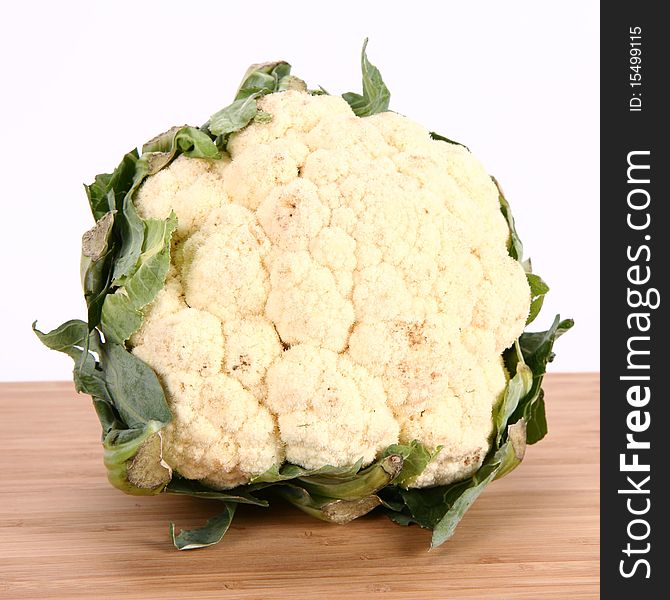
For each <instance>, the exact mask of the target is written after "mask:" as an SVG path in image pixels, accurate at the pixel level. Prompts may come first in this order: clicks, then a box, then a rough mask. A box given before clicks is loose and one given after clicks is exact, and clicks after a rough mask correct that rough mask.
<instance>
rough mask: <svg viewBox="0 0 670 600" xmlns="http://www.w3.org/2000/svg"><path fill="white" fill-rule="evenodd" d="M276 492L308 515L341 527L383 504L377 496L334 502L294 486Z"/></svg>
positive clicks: (282, 485)
mask: <svg viewBox="0 0 670 600" xmlns="http://www.w3.org/2000/svg"><path fill="white" fill-rule="evenodd" d="M275 491H276V493H277V494H278V495H279V496H281V497H282V498H284V499H285V500H287V501H288V502H290V503H291V504H293V505H294V506H296V507H297V508H299V509H300V510H302V511H303V512H306V513H307V514H308V515H310V516H312V517H315V518H317V519H321V520H322V521H327V522H329V523H337V524H339V525H343V524H345V523H349V522H350V521H353V520H354V519H357V518H358V517H361V516H363V515H365V514H367V513H369V512H370V511H371V510H374V509H375V508H376V507H377V506H379V505H380V504H381V500H380V499H379V497H378V496H375V495H370V496H364V497H362V498H356V499H353V500H341V499H336V500H333V499H332V498H324V497H320V496H317V495H314V494H310V493H309V492H308V491H307V490H306V489H304V488H302V487H299V486H297V485H292V484H279V485H278V486H277V488H276V489H275Z"/></svg>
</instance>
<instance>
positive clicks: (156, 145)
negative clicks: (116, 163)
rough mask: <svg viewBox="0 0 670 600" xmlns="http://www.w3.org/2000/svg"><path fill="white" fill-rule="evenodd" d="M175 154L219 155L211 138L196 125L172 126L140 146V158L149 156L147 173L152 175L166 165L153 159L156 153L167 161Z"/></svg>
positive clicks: (206, 156)
mask: <svg viewBox="0 0 670 600" xmlns="http://www.w3.org/2000/svg"><path fill="white" fill-rule="evenodd" d="M177 154H184V155H186V156H188V157H190V158H211V159H216V158H220V157H221V156H220V154H219V150H218V149H217V147H216V145H215V144H214V141H213V140H212V138H210V137H209V136H208V135H207V134H206V133H204V132H202V131H200V130H199V129H197V128H196V127H189V126H188V125H183V126H181V127H179V126H177V127H172V128H170V129H168V130H167V131H166V132H165V133H161V134H160V135H157V136H156V137H155V138H153V139H151V140H149V141H148V142H147V143H146V144H144V146H142V158H145V159H146V158H151V161H150V163H151V167H152V168H151V169H150V170H149V172H148V175H154V174H155V173H157V172H158V171H160V170H161V169H163V168H164V167H165V166H166V165H164V164H162V161H157V160H155V158H154V157H155V156H156V155H162V156H163V157H164V158H167V159H168V162H169V161H171V160H172V159H173V158H176V155H177ZM146 155H149V157H147V156H146Z"/></svg>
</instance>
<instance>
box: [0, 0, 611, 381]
mask: <svg viewBox="0 0 670 600" xmlns="http://www.w3.org/2000/svg"><path fill="white" fill-rule="evenodd" d="M6 6H7V5H3V9H2V15H1V17H0V18H1V20H2V23H3V32H2V36H1V37H0V76H1V79H0V85H1V86H2V90H3V91H2V93H1V95H0V109H1V110H0V114H1V115H2V122H1V123H0V127H1V128H2V137H1V140H2V141H1V143H0V154H1V156H0V176H1V179H0V181H1V186H2V187H1V191H0V194H1V199H2V210H1V211H0V219H1V221H0V223H1V224H2V227H1V229H0V261H1V264H2V277H1V279H0V281H1V282H2V283H1V284H0V285H1V286H2V287H1V290H0V291H1V293H0V319H1V320H2V323H1V327H0V342H1V343H0V380H5V381H12V380H14V381H16V380H40V379H47V380H48V379H69V378H70V376H71V361H70V359H69V358H67V357H65V356H62V355H58V354H57V353H55V352H50V351H48V350H46V349H45V348H43V347H42V346H41V345H40V344H39V343H38V341H37V340H36V338H35V337H34V335H33V334H32V332H31V331H30V324H31V322H32V321H33V320H34V319H39V325H40V328H42V329H43V330H48V329H50V328H52V327H55V326H56V325H58V324H60V323H61V322H62V321H64V320H67V319H70V318H75V317H77V318H82V317H84V318H85V307H84V304H83V300H82V298H81V292H80V287H79V267H78V263H79V244H80V236H81V234H82V232H83V231H84V230H86V229H88V228H89V227H90V226H91V225H92V221H91V216H90V213H89V211H88V206H87V201H86V197H85V194H84V190H83V188H82V183H83V182H90V181H91V180H92V179H93V177H94V175H95V174H96V173H99V172H107V171H110V170H112V169H113V168H114V167H115V166H116V164H117V163H118V161H119V159H120V157H121V156H122V154H123V153H125V152H126V151H128V150H130V149H131V148H133V147H135V146H138V145H141V144H142V143H143V142H144V141H146V140H148V139H149V138H151V137H153V136H154V135H155V134H157V133H159V132H162V131H164V130H165V129H167V128H169V127H170V126H172V125H175V124H183V123H189V124H194V125H199V124H201V123H203V122H204V121H205V120H206V119H207V118H208V116H209V115H210V114H211V113H212V112H214V111H215V110H217V109H219V108H221V107H222V106H224V105H226V104H228V103H229V101H230V100H231V97H232V95H233V94H234V92H235V90H236V87H237V84H238V83H239V80H240V78H241V76H242V74H243V73H244V71H245V69H246V67H247V66H248V65H249V64H251V63H254V62H264V61H269V60H275V59H285V60H288V61H289V62H291V63H292V64H293V72H294V73H295V74H297V75H299V76H300V77H301V78H303V79H305V80H306V81H307V82H308V83H309V84H310V85H311V86H312V87H315V86H316V85H318V84H321V85H323V86H324V87H325V88H326V89H327V90H328V91H330V92H331V93H341V92H344V91H359V89H360V71H359V52H360V47H361V44H362V41H363V39H364V38H365V37H366V36H367V37H369V38H370V43H369V46H368V55H369V57H370V59H371V61H372V62H373V63H374V64H376V65H377V66H378V67H379V68H380V70H381V72H382V74H383V76H384V79H385V81H386V83H387V85H388V87H389V88H390V89H391V93H392V100H391V108H392V109H394V110H396V111H398V112H400V113H403V114H406V115H409V116H411V117H412V118H413V119H414V120H416V121H418V122H420V123H423V124H424V125H426V126H427V127H429V128H430V129H432V130H435V131H438V132H441V133H442V134H443V135H446V136H448V137H451V138H453V139H456V140H459V141H462V142H464V143H465V144H467V145H468V146H469V147H470V149H471V150H472V151H473V152H474V153H475V154H476V155H477V156H478V157H479V158H480V160H482V162H483V163H484V164H485V166H486V167H487V168H488V170H489V171H490V172H491V173H494V174H495V175H496V176H497V177H498V179H499V180H500V181H501V184H502V186H503V188H504V190H505V192H506V195H507V197H508V199H509V200H510V202H511V204H512V208H513V209H514V213H515V216H516V220H517V225H518V230H519V232H520V235H521V237H522V240H523V242H524V245H525V248H526V255H527V256H528V255H530V256H531V258H532V260H533V266H534V268H535V270H536V271H537V272H538V273H539V274H540V275H542V276H543V277H544V279H545V280H546V281H547V282H548V283H549V285H550V286H551V287H552V291H551V293H550V295H549V297H548V299H547V302H546V303H545V309H544V311H543V314H542V316H541V318H540V319H539V320H538V321H537V322H536V323H535V324H534V326H537V328H538V329H539V328H542V329H544V328H546V327H545V326H547V325H548V324H549V323H550V322H551V318H552V317H553V315H554V314H555V313H556V312H560V313H561V314H562V315H563V316H571V317H573V318H574V319H575V320H576V323H577V325H576V328H575V329H574V330H573V331H572V332H570V334H569V335H566V336H565V337H564V338H563V339H561V340H560V342H559V345H558V347H557V350H558V358H557V359H556V361H555V362H554V364H553V368H552V370H554V371H596V370H598V369H599V341H598V338H599V291H598V279H599V270H598V262H599V256H598V252H599V212H598V211H599V188H598V177H599V174H598V173H599V155H598V151H599V146H598V144H599V141H598V136H599V113H598V110H599V108H598V107H599V81H598V78H599V73H598V59H599V56H598V46H599V33H598V16H599V15H598V3H597V2H593V1H588V2H587V1H583V0H582V1H564V2H561V3H560V4H557V3H546V2H514V1H508V2H481V1H480V2H470V3H467V2H463V1H462V0H458V1H447V2H437V1H435V2H421V1H413V2H402V3H400V2H398V3H393V2H378V3H377V2H362V1H356V2H348V1H343V0H339V1H338V2H331V3H329V4H326V3H319V2H298V1H291V0H283V1H282V2H269V1H259V0H257V1H255V2H248V3H247V2H245V3H241V2H235V3H233V2H230V3H229V2H223V1H219V2H205V1H196V0H191V1H189V2H188V3H186V2H165V1H164V2H146V1H145V2H128V1H115V2H83V1H82V2H73V1H60V2H46V1H43V2H21V3H19V2H15V3H12V5H11V8H6Z"/></svg>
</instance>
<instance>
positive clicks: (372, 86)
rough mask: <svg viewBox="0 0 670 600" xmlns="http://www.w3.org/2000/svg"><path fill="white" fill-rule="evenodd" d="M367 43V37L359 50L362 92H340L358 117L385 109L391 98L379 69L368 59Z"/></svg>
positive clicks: (367, 115)
mask: <svg viewBox="0 0 670 600" xmlns="http://www.w3.org/2000/svg"><path fill="white" fill-rule="evenodd" d="M367 45H368V39H367V38H365V41H364V42H363V50H362V52H361V71H362V74H363V94H362V95H361V94H356V93H354V92H347V93H346V94H342V97H343V98H344V99H345V100H346V101H347V103H348V104H349V106H351V110H353V111H354V114H355V115H357V116H359V117H369V116H370V115H375V114H377V113H380V112H385V111H387V110H388V108H389V102H390V100H391V92H389V90H388V88H387V87H386V85H385V84H384V81H383V79H382V76H381V73H380V72H379V69H378V68H377V67H375V66H374V65H373V64H372V63H371V62H370V61H369V60H368V55H367V53H366V52H365V49H366V47H367Z"/></svg>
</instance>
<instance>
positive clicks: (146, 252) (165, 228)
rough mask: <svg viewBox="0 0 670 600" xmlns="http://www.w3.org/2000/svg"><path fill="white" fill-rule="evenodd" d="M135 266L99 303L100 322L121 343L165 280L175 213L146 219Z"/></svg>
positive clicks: (136, 325)
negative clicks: (121, 283)
mask: <svg viewBox="0 0 670 600" xmlns="http://www.w3.org/2000/svg"><path fill="white" fill-rule="evenodd" d="M144 224H145V227H146V230H145V233H144V235H143V243H142V247H141V251H140V254H139V256H138V267H137V269H136V270H135V271H134V273H133V274H132V275H130V276H129V277H127V278H126V279H125V280H124V284H123V285H121V286H120V287H118V288H117V289H116V290H115V291H114V293H113V294H108V295H107V296H106V297H105V301H104V303H103V305H102V313H101V317H100V324H101V327H102V331H103V333H104V334H105V336H106V337H107V338H108V339H110V340H112V341H114V342H116V343H118V344H123V343H124V342H125V341H126V340H127V339H128V338H129V337H130V336H131V335H132V334H133V333H135V332H136V331H137V330H138V329H139V328H140V325H141V324H142V320H143V318H144V316H143V313H142V309H143V308H144V307H145V306H146V305H147V304H149V303H150V302H151V301H152V300H153V299H154V298H155V297H156V294H158V292H159V291H160V290H161V288H162V287H163V285H164V284H165V277H166V275H167V272H168V269H169V267H170V240H171V238H172V234H173V232H174V230H175V229H176V227H177V218H176V216H175V215H174V213H171V214H170V216H169V217H168V218H167V219H165V220H164V221H163V220H158V219H147V220H146V221H145V222H144Z"/></svg>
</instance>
